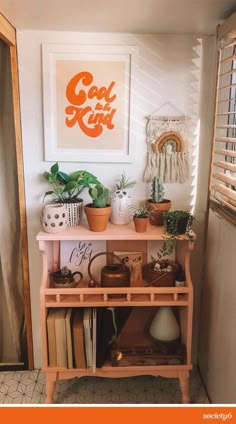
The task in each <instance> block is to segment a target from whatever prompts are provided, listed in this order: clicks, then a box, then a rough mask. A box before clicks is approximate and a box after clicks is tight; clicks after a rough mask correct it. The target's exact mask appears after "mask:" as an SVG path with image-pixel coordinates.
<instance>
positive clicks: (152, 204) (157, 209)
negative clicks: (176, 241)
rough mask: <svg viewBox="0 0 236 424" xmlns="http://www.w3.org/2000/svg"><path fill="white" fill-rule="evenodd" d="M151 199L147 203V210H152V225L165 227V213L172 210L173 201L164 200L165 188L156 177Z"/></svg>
mask: <svg viewBox="0 0 236 424" xmlns="http://www.w3.org/2000/svg"><path fill="white" fill-rule="evenodd" d="M151 188H152V193H151V199H148V201H147V209H148V210H152V212H151V214H150V217H149V219H150V223H151V224H152V225H158V226H160V225H163V224H164V219H163V212H164V211H166V210H169V209H170V208H171V201H170V200H168V199H164V186H163V183H162V181H161V180H160V178H159V177H154V178H153V179H152V183H151Z"/></svg>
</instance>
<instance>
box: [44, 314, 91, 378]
mask: <svg viewBox="0 0 236 424" xmlns="http://www.w3.org/2000/svg"><path fill="white" fill-rule="evenodd" d="M47 337H48V365H49V366H50V367H58V368H80V369H85V368H92V369H93V370H94V371H95V368H96V360H95V358H96V309H95V308H52V309H50V310H49V312H48V315H47Z"/></svg>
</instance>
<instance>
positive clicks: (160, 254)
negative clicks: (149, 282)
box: [151, 238, 176, 261]
mask: <svg viewBox="0 0 236 424" xmlns="http://www.w3.org/2000/svg"><path fill="white" fill-rule="evenodd" d="M175 242H176V240H174V239H172V238H171V239H169V240H165V241H164V242H163V245H162V246H161V247H160V249H159V250H158V251H157V258H155V257H154V256H151V260H152V261H154V260H157V259H159V260H160V259H163V258H166V257H168V256H170V255H171V254H172V253H173V251H174V248H175Z"/></svg>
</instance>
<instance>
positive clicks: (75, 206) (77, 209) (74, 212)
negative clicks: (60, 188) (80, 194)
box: [63, 199, 84, 227]
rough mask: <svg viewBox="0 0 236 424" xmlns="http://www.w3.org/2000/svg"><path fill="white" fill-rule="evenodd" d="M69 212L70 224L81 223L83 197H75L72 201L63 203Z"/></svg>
mask: <svg viewBox="0 0 236 424" xmlns="http://www.w3.org/2000/svg"><path fill="white" fill-rule="evenodd" d="M63 204H64V205H65V207H66V209H67V212H68V226H69V227H74V226H75V225H79V223H80V221H81V219H82V216H83V204H84V202H83V199H75V200H73V201H71V202H70V203H63Z"/></svg>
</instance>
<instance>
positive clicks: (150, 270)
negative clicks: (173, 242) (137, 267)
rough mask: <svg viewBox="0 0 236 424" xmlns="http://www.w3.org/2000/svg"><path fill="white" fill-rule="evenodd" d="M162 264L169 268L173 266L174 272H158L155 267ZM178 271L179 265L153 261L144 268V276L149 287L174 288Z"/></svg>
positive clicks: (170, 262)
mask: <svg viewBox="0 0 236 424" xmlns="http://www.w3.org/2000/svg"><path fill="white" fill-rule="evenodd" d="M162 262H165V263H166V264H167V266H168V265H171V267H172V271H169V272H167V271H162V270H160V271H156V270H155V269H154V266H155V265H156V264H157V263H159V264H161V263H162ZM178 269H179V265H178V264H176V263H175V262H172V261H153V262H150V263H148V264H146V265H144V266H143V268H142V276H143V279H144V280H145V281H146V282H147V285H148V286H153V287H173V286H174V284H175V278H176V275H177V271H178Z"/></svg>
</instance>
